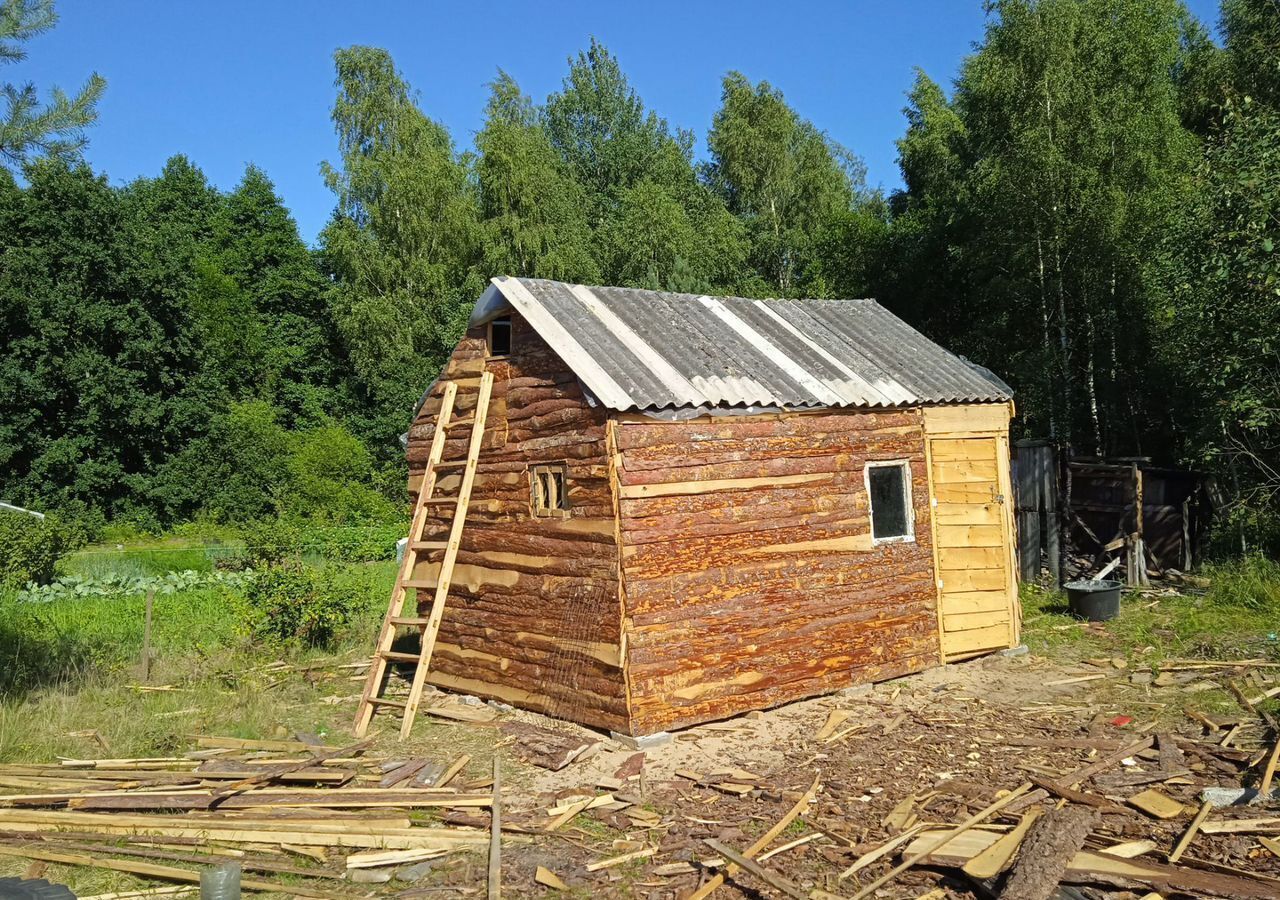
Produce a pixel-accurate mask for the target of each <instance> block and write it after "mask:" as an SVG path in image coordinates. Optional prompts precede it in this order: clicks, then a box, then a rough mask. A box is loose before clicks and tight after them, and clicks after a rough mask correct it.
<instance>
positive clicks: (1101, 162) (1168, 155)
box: [894, 0, 1196, 452]
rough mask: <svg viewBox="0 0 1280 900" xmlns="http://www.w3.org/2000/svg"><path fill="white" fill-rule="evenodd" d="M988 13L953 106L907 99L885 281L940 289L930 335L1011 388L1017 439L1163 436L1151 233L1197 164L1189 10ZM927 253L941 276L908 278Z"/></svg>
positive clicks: (1152, 6)
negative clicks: (1187, 72)
mask: <svg viewBox="0 0 1280 900" xmlns="http://www.w3.org/2000/svg"><path fill="white" fill-rule="evenodd" d="M989 8H990V10H991V19H990V22H989V24H988V26H987V30H986V35H985V37H984V40H983V42H982V43H981V45H980V46H979V47H978V49H977V52H975V53H974V54H973V55H972V56H971V57H969V58H968V59H967V60H966V61H965V63H964V65H963V67H962V71H961V75H960V78H959V80H958V82H957V86H956V92H955V97H954V99H953V100H951V101H947V100H946V98H945V97H943V96H941V93H940V91H938V90H937V88H936V86H933V85H932V84H931V83H928V82H925V81H921V82H918V84H917V87H916V90H915V91H914V92H913V96H912V111H911V113H910V114H909V121H910V128H909V130H908V134H907V136H906V137H905V138H904V139H903V142H902V143H901V144H900V151H901V154H902V161H903V168H904V173H905V174H906V177H907V182H908V190H907V194H906V196H905V197H904V198H901V199H899V200H898V201H897V205H898V207H899V208H900V209H902V210H905V211H906V215H905V219H906V221H905V225H906V229H907V230H906V231H905V232H904V233H902V234H899V235H895V237H894V245H895V248H896V250H897V251H899V253H898V255H897V257H896V262H897V263H898V267H899V272H898V276H897V277H898V279H899V280H900V282H901V284H902V285H916V286H924V287H928V286H930V285H932V286H933V287H934V289H935V290H939V291H947V292H949V294H941V295H936V296H935V297H933V298H930V299H928V300H924V301H921V302H920V304H919V306H920V307H923V308H924V309H925V310H926V311H927V315H928V317H929V318H930V319H931V320H933V321H935V322H936V321H947V322H950V323H951V324H952V325H953V326H954V327H955V328H956V331H955V332H953V333H950V334H939V335H937V336H938V337H940V338H942V339H943V340H944V341H946V342H949V343H951V344H953V345H955V346H957V347H958V348H959V349H961V350H963V351H965V352H968V353H969V354H970V355H972V356H974V357H975V358H976V359H977V360H978V361H979V362H982V363H984V364H987V365H989V366H991V367H992V368H994V369H996V370H997V371H999V372H1001V373H1003V374H1005V375H1006V376H1008V377H1010V378H1011V380H1012V382H1013V383H1014V386H1015V388H1016V389H1017V390H1018V392H1019V396H1020V397H1021V403H1020V408H1021V411H1022V413H1023V417H1024V421H1025V423H1026V425H1027V427H1028V430H1030V431H1032V432H1033V433H1038V434H1050V435H1054V436H1056V437H1058V438H1060V439H1062V440H1064V441H1067V442H1071V443H1075V444H1076V445H1077V446H1079V447H1080V448H1081V449H1084V450H1087V451H1091V452H1112V451H1115V450H1118V449H1121V448H1123V449H1125V450H1127V451H1128V452H1141V450H1142V448H1143V446H1144V441H1155V440H1157V439H1163V438H1164V437H1165V436H1167V434H1168V430H1169V428H1170V427H1171V423H1169V422H1168V421H1167V416H1164V415H1163V407H1164V405H1165V398H1164V397H1163V395H1162V392H1163V391H1164V390H1165V389H1166V387H1167V384H1168V379H1167V378H1166V377H1164V374H1163V373H1161V372H1159V371H1158V370H1157V369H1155V368H1154V367H1153V364H1152V360H1153V358H1154V356H1155V354H1154V352H1153V347H1152V333H1153V323H1155V322H1157V321H1158V320H1159V319H1160V318H1161V317H1162V316H1164V315H1165V314H1166V312H1167V309H1166V307H1167V296H1166V294H1165V293H1164V291H1163V289H1162V285H1163V284H1165V283H1166V281H1167V275H1168V272H1167V271H1166V269H1167V267H1168V258H1167V254H1165V253H1163V250H1164V246H1163V237H1164V234H1165V233H1166V232H1167V230H1168V228H1169V227H1170V226H1171V225H1172V224H1173V223H1175V222H1176V221H1177V219H1178V218H1179V216H1180V213H1181V210H1182V209H1183V208H1184V206H1185V203H1186V201H1187V197H1188V192H1189V190H1190V186H1191V173H1192V170H1193V168H1194V165H1195V159H1196V142H1195V139H1194V137H1193V136H1192V135H1191V133H1190V132H1189V131H1188V130H1187V129H1186V127H1185V126H1184V124H1183V121H1182V115H1183V111H1184V107H1183V98H1182V96H1180V93H1179V89H1178V85H1177V82H1176V80H1175V74H1176V72H1177V71H1178V67H1179V64H1180V63H1182V62H1183V61H1184V60H1185V55H1184V51H1185V43H1184V37H1185V35H1186V30H1185V22H1186V13H1185V10H1184V8H1183V7H1182V5H1181V3H1180V2H1178V0H1160V2H1154V3H1151V2H1145V0H997V2H993V3H991V4H990V5H989ZM904 250H905V251H908V252H901V251H904ZM911 250H914V251H915V252H914V253H913V252H909V251H911ZM930 259H933V260H936V264H937V265H939V266H940V267H943V268H942V270H941V271H940V272H939V273H938V276H937V277H929V278H924V279H922V278H921V277H920V275H919V274H913V273H909V272H908V273H906V274H905V275H904V274H903V273H902V271H901V267H902V265H903V264H907V265H915V266H920V265H922V264H924V263H926V262H928V261H929V260H930ZM947 305H953V306H955V307H956V308H957V309H956V311H947V310H945V309H943V307H945V306H947ZM1033 335H1034V336H1035V337H1034V338H1033V337H1032V336H1033Z"/></svg>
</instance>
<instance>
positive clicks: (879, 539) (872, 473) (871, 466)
mask: <svg viewBox="0 0 1280 900" xmlns="http://www.w3.org/2000/svg"><path fill="white" fill-rule="evenodd" d="M866 479H867V496H868V497H869V498H870V501H871V543H872V544H885V543H890V542H893V541H914V540H915V539H916V538H915V521H914V515H913V511H912V508H911V464H910V463H909V462H907V461H906V460H892V461H888V462H869V463H867V468H866Z"/></svg>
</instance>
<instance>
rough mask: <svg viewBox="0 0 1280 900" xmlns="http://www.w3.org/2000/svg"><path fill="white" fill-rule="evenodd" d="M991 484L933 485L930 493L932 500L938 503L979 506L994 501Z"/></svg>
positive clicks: (992, 485)
mask: <svg viewBox="0 0 1280 900" xmlns="http://www.w3.org/2000/svg"><path fill="white" fill-rule="evenodd" d="M993 487H995V485H994V484H992V483H987V482H976V481H975V482H962V483H956V484H939V485H935V486H934V489H933V491H932V495H933V499H935V500H937V501H938V503H940V504H941V503H976V504H979V505H982V504H986V503H991V502H992V500H993V499H994V496H995V494H994V492H993V490H992V488H993Z"/></svg>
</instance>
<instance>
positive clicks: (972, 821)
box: [851, 781, 1031, 900]
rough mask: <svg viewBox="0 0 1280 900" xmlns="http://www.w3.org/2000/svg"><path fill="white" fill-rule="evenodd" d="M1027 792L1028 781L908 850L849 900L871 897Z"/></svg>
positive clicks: (1029, 785) (1029, 787) (861, 899)
mask: <svg viewBox="0 0 1280 900" xmlns="http://www.w3.org/2000/svg"><path fill="white" fill-rule="evenodd" d="M1029 790H1031V782H1029V781H1028V782H1024V783H1023V784H1021V785H1020V786H1018V787H1017V788H1015V789H1014V790H1012V791H1010V792H1009V793H1007V794H1005V795H1004V796H1003V797H1001V798H1000V799H999V800H997V801H996V802H995V803H992V804H991V805H990V806H987V807H986V808H985V809H982V810H979V811H978V812H976V813H974V814H973V815H972V816H970V817H969V818H967V819H965V820H964V821H963V822H961V823H960V824H959V825H957V826H956V827H955V828H952V829H950V830H948V831H946V832H944V833H942V834H941V835H938V836H936V837H934V838H933V839H932V840H930V841H926V842H925V844H924V846H922V847H920V848H919V849H918V850H916V851H915V852H914V853H912V852H911V851H910V850H909V849H908V851H907V853H905V854H903V855H904V856H905V857H906V858H905V859H903V861H902V862H900V863H899V864H898V865H897V866H895V867H894V868H893V869H891V870H889V872H887V873H886V874H884V875H881V876H880V877H879V878H877V879H876V880H875V881H873V882H871V883H870V884H868V885H866V886H865V887H863V888H862V890H860V891H858V893H856V894H854V895H853V897H852V898H851V900H863V898H865V897H869V896H871V895H872V894H874V893H875V892H876V891H877V890H879V889H880V888H881V887H883V886H884V885H886V884H888V883H889V882H890V881H892V880H893V879H895V878H897V877H898V876H899V875H901V874H902V873H903V872H905V871H906V870H907V869H909V868H911V867H912V866H914V865H915V864H916V863H918V862H920V860H922V859H925V858H926V857H928V856H929V855H931V854H933V853H935V852H937V851H938V850H941V849H942V848H943V847H945V846H946V845H947V844H949V843H951V842H952V841H953V840H955V839H956V838H958V837H960V836H961V835H963V834H965V833H966V832H968V831H969V829H971V828H973V826H974V825H977V824H978V823H979V822H982V821H984V820H986V819H988V818H990V817H991V816H994V815H995V814H996V813H998V812H999V811H1000V810H1002V809H1004V808H1005V807H1006V806H1008V805H1009V804H1010V803H1012V802H1013V801H1014V800H1017V799H1018V798H1019V797H1021V796H1022V795H1023V794H1025V793H1026V792H1027V791H1029Z"/></svg>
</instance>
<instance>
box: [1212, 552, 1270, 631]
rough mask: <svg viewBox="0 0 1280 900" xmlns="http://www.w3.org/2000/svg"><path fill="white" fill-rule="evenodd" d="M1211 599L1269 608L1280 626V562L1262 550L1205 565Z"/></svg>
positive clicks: (1230, 604)
mask: <svg viewBox="0 0 1280 900" xmlns="http://www.w3.org/2000/svg"><path fill="white" fill-rule="evenodd" d="M1205 574H1207V575H1208V576H1209V579H1210V585H1209V592H1208V595H1207V596H1208V599H1209V600H1210V602H1212V603H1216V604H1221V605H1223V606H1235V607H1240V608H1242V609H1252V610H1258V611H1269V612H1271V613H1273V614H1275V615H1276V617H1277V621H1276V623H1275V624H1276V627H1277V628H1280V562H1277V561H1276V560H1274V559H1269V558H1267V557H1265V556H1262V555H1261V554H1251V555H1249V556H1246V557H1244V558H1242V559H1236V560H1232V561H1230V562H1227V563H1218V564H1216V565H1213V566H1210V567H1208V568H1207V569H1206V571H1205Z"/></svg>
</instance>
